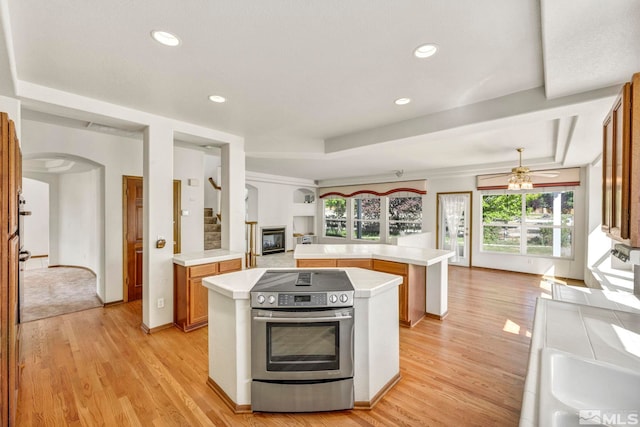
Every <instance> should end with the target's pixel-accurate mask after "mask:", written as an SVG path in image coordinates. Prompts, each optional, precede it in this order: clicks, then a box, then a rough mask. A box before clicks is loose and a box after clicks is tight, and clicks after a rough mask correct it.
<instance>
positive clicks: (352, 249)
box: [293, 244, 454, 266]
mask: <svg viewBox="0 0 640 427" xmlns="http://www.w3.org/2000/svg"><path fill="white" fill-rule="evenodd" d="M453 255H454V253H453V251H448V250H443V249H426V248H414V247H406V246H395V245H385V244H363V245H354V244H350V245H347V244H345V245H325V244H317V245H315V244H312V245H297V246H296V249H295V252H294V253H293V257H294V258H295V259H329V258H372V259H379V260H385V261H395V262H402V263H405V264H415V265H423V266H430V265H433V264H437V263H439V262H442V261H443V260H446V259H448V258H450V257H452V256H453Z"/></svg>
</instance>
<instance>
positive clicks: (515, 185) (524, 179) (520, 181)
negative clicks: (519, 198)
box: [480, 147, 560, 190]
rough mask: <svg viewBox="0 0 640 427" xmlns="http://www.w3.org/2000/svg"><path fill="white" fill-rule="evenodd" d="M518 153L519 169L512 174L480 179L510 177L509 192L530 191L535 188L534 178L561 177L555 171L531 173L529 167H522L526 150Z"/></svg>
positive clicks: (515, 168)
mask: <svg viewBox="0 0 640 427" xmlns="http://www.w3.org/2000/svg"><path fill="white" fill-rule="evenodd" d="M516 151H517V152H518V155H519V162H518V166H517V167H514V168H511V172H507V173H503V174H493V175H487V176H485V177H480V179H482V180H484V179H494V178H497V177H500V176H509V178H508V180H507V188H508V189H509V190H530V189H532V188H533V183H532V182H531V177H532V176H540V177H546V178H555V177H557V176H558V175H560V173H559V172H558V171H553V170H546V171H531V170H530V169H529V168H528V167H526V166H522V152H523V151H524V148H522V147H521V148H517V149H516Z"/></svg>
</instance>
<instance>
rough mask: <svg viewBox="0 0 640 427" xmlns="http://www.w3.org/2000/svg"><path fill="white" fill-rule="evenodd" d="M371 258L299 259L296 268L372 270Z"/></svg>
mask: <svg viewBox="0 0 640 427" xmlns="http://www.w3.org/2000/svg"><path fill="white" fill-rule="evenodd" d="M371 266H372V262H371V258H339V259H335V258H325V259H322V258H320V259H298V260H296V267H299V268H315V267H360V268H367V269H369V270H371Z"/></svg>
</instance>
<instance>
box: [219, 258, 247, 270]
mask: <svg viewBox="0 0 640 427" xmlns="http://www.w3.org/2000/svg"><path fill="white" fill-rule="evenodd" d="M238 270H242V260H241V259H240V258H238V259H230V260H228V261H220V262H219V266H218V273H220V274H222V273H226V272H229V271H238Z"/></svg>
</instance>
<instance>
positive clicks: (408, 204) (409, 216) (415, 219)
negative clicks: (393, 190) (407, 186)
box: [389, 196, 422, 237]
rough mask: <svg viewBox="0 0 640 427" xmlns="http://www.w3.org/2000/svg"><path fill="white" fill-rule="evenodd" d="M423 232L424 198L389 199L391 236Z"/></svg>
mask: <svg viewBox="0 0 640 427" xmlns="http://www.w3.org/2000/svg"><path fill="white" fill-rule="evenodd" d="M421 231H422V197H421V196H412V197H389V236H390V237H398V236H404V235H405V234H412V233H420V232H421Z"/></svg>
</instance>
